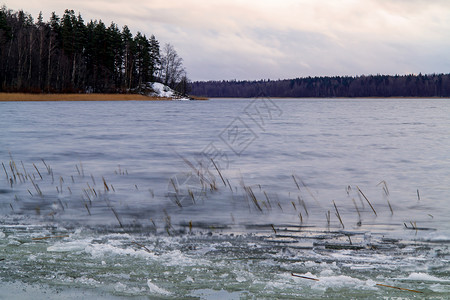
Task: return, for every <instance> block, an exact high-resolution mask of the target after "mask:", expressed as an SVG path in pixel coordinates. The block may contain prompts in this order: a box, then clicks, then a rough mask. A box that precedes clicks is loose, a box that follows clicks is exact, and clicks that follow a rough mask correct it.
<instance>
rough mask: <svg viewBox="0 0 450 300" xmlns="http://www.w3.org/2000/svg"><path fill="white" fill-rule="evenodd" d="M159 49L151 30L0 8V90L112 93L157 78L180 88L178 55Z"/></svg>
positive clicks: (184, 85) (182, 88)
mask: <svg viewBox="0 0 450 300" xmlns="http://www.w3.org/2000/svg"><path fill="white" fill-rule="evenodd" d="M161 50H162V51H160V45H159V42H158V41H157V40H156V38H155V36H154V35H151V37H150V38H147V37H146V36H145V35H143V34H141V33H140V32H138V33H137V34H136V35H135V36H133V35H132V34H131V32H130V29H129V28H128V27H127V26H124V27H123V28H122V29H121V30H120V29H119V27H118V26H117V25H116V24H115V23H111V25H109V26H108V27H107V26H106V25H105V24H104V23H103V22H102V21H101V20H100V21H97V20H95V21H92V20H91V21H90V22H88V23H87V24H85V22H84V20H83V18H82V17H81V15H80V14H78V15H75V12H74V11H73V10H66V11H65V12H64V15H63V16H62V17H59V16H57V15H56V14H55V13H54V12H53V13H52V15H51V18H50V20H49V21H48V22H44V21H43V19H42V13H40V14H39V16H38V18H37V20H36V22H35V21H34V20H33V18H32V16H31V15H29V14H26V13H24V12H23V11H17V12H15V11H12V10H10V9H8V8H6V7H5V6H3V7H2V8H1V9H0V91H4V92H5V91H6V92H36V93H40V92H63V93H64V92H113V93H119V92H120V93H122V92H130V91H133V90H134V91H135V90H136V89H138V90H139V87H140V86H141V85H142V83H145V82H148V81H160V82H162V83H164V84H166V85H169V86H170V87H172V88H175V89H177V90H178V91H180V92H182V93H184V92H185V91H186V88H187V77H186V73H185V71H184V68H183V65H182V59H181V58H180V57H179V56H178V55H177V53H176V51H175V49H174V48H173V46H171V45H170V44H166V45H165V46H164V47H163V49H161Z"/></svg>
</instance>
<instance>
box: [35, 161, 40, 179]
mask: <svg viewBox="0 0 450 300" xmlns="http://www.w3.org/2000/svg"><path fill="white" fill-rule="evenodd" d="M33 167H34V168H35V169H36V171H37V172H38V174H39V177H41V179H42V175H41V172H39V170H38V168H37V167H36V165H35V164H33Z"/></svg>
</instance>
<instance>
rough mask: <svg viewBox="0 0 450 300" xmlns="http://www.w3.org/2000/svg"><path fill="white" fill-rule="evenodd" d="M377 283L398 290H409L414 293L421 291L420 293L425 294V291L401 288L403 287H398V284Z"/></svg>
mask: <svg viewBox="0 0 450 300" xmlns="http://www.w3.org/2000/svg"><path fill="white" fill-rule="evenodd" d="M376 285H377V286H383V287H388V288H392V289H397V290H401V291H408V292H413V293H420V294H423V292H421V291H416V290H411V289H405V288H401V287H397V286H392V285H387V284H381V283H377V284H376Z"/></svg>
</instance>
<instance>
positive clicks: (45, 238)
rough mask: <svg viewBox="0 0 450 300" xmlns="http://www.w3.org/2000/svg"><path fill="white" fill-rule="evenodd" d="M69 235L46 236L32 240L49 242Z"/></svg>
mask: <svg viewBox="0 0 450 300" xmlns="http://www.w3.org/2000/svg"><path fill="white" fill-rule="evenodd" d="M66 237H69V236H68V235H54V236H44V237H39V238H32V240H33V241H40V240H47V239H56V238H66Z"/></svg>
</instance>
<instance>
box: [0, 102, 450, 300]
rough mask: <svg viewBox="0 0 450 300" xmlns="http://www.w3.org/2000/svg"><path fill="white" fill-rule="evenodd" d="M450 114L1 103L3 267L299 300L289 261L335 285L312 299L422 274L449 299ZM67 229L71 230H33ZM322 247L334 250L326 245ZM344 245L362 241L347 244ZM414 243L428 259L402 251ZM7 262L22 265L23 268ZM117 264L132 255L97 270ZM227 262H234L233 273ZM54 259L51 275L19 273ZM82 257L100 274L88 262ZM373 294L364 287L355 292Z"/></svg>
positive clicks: (442, 110) (138, 286)
mask: <svg viewBox="0 0 450 300" xmlns="http://www.w3.org/2000/svg"><path fill="white" fill-rule="evenodd" d="M449 115H450V102H449V101H448V100H446V99H266V98H260V99H213V100H210V101H193V102H83V103H77V102H42V103H15V102H10V103H0V128H1V133H0V162H3V164H4V165H5V168H6V173H7V174H8V175H7V174H6V173H5V171H4V170H3V167H1V169H0V212H1V214H2V221H1V222H2V223H1V224H3V225H2V226H4V227H3V232H5V233H4V234H2V233H1V232H0V235H4V237H3V240H4V241H3V242H2V244H1V246H2V249H3V254H1V255H2V256H5V257H7V261H5V265H7V266H9V267H10V268H6V269H4V271H3V272H2V273H1V276H2V278H3V279H5V280H16V279H18V280H21V281H23V282H25V283H27V284H34V283H37V284H46V285H49V286H50V287H52V286H54V285H55V284H56V286H63V287H65V289H64V290H65V291H66V294H68V295H72V296H73V297H78V296H79V293H75V294H71V292H69V291H70V290H68V288H73V287H76V288H82V289H89V288H92V287H94V288H95V289H97V290H98V289H99V288H100V287H101V286H103V285H104V286H107V288H106V290H104V289H100V290H102V293H106V295H115V296H130V295H134V296H145V295H148V294H149V290H150V293H151V292H152V285H151V284H147V283H146V279H149V278H152V280H153V281H152V282H154V280H159V281H157V282H160V283H161V284H162V287H161V288H165V289H166V291H169V293H168V294H167V295H165V294H164V292H162V294H161V290H158V289H156V293H157V294H158V292H159V296H161V297H168V298H171V297H175V296H177V297H180V296H181V295H184V296H186V295H188V294H189V295H190V297H193V298H195V297H200V298H214V297H220V298H236V297H238V298H239V297H252V296H257V297H259V298H261V297H262V298H264V297H268V298H271V297H274V296H275V295H276V296H277V297H281V295H283V293H286V295H285V296H286V298H290V297H292V296H296V295H298V294H297V292H300V291H299V290H296V287H295V286H296V285H298V284H299V282H296V281H295V280H296V279H293V278H291V277H292V276H291V275H290V273H289V272H291V271H292V272H303V271H304V273H307V272H308V271H310V270H315V273H314V272H313V274H312V275H314V276H322V277H323V282H327V280H328V283H329V285H327V284H328V283H327V284H325V283H323V285H318V286H314V285H311V284H310V282H306V283H305V284H306V286H303V285H301V284H300V285H301V287H300V290H301V289H303V290H302V292H301V293H305V291H306V293H307V294H308V293H311V295H317V292H318V291H320V293H324V294H320V293H319V296H318V297H322V296H323V297H325V296H330V295H331V296H333V295H334V296H333V297H336V295H342V296H343V297H344V298H345V295H347V296H348V295H351V296H353V297H357V296H361V295H362V296H367V297H369V296H370V295H374V293H375V294H376V295H378V296H381V295H397V294H396V293H397V292H392V291H387V292H386V291H380V290H379V288H377V287H376V286H375V282H378V281H377V276H381V279H383V280H387V281H389V280H391V281H392V280H394V279H393V278H397V280H399V279H398V278H403V279H402V280H403V282H407V283H410V282H411V281H414V280H408V278H410V277H409V276H412V277H413V278H416V277H417V276H418V277H419V279H420V280H419V282H420V284H418V283H417V284H416V285H419V287H420V285H423V284H425V283H426V284H425V286H423V289H424V290H426V291H428V293H431V294H430V295H432V296H436V297H441V296H442V293H444V294H445V293H446V292H448V291H450V290H449V285H448V283H447V282H448V280H450V278H449V267H448V258H449V256H448V248H447V245H448V241H449V240H450V234H449V232H450V222H449V217H448V215H449V212H450V207H449V204H448V197H449V195H450V176H449V175H450V160H449V159H448V153H449V151H448V149H450V139H449V138H448V132H449V131H450V118H449ZM210 158H213V159H214V162H215V163H216V165H217V166H218V168H219V169H220V174H219V172H217V170H216V168H215V167H214V166H213V165H212V163H211V161H210ZM187 161H189V162H188V163H187ZM12 162H14V163H15V165H16V169H15V173H16V174H15V175H16V178H15V179H14V178H13V172H12V171H11V166H10V164H11V165H13V163H12ZM22 163H23V166H22ZM33 164H34V165H35V166H36V168H37V169H38V170H39V171H40V174H41V175H39V174H38V172H37V170H36V169H35V167H34V166H33ZM47 167H48V169H47ZM13 169H14V167H13ZM197 171H200V172H201V176H200V177H199V176H197V175H198V174H197ZM17 173H22V175H18V174H17ZM220 175H222V177H223V179H224V181H225V184H224V182H223V181H222V178H221V177H220ZM21 176H22V177H21ZM40 176H42V179H41V178H40ZM103 178H104V180H105V181H104V182H103ZM294 178H295V180H294ZM31 179H33V180H31ZM382 181H384V183H380V182H382ZM214 182H215V183H214ZM105 184H106V186H107V187H108V190H107V189H106V187H105ZM210 184H213V185H215V187H216V188H217V190H215V189H212V188H211V185H210ZM35 185H37V186H38V187H36V186H35ZM244 187H245V188H244ZM358 188H359V189H360V190H361V192H359V191H358ZM250 190H251V191H250ZM39 191H41V192H42V194H40V192H39ZM251 193H253V195H254V196H255V198H254V199H253V198H252V196H251ZM364 196H365V197H367V199H368V201H367V200H366V199H365V198H364ZM352 199H353V200H352ZM333 201H334V203H335V204H336V207H337V208H338V210H339V214H340V217H341V220H342V224H341V222H340V221H339V218H338V216H337V213H336V208H335V206H334V204H333ZM369 201H370V205H372V206H373V208H374V210H375V212H376V214H375V213H374V211H373V210H372V209H371V207H370V205H369ZM389 205H391V207H392V211H391V209H390V208H389ZM328 216H329V217H328ZM328 218H329V220H328ZM17 226H18V227H17ZM20 226H24V227H20ZM30 226H31V227H30ZM17 228H24V229H23V231H21V230H22V229H20V230H19V229H17ZM299 229H302V233H301V234H300V233H298V230H299ZM305 229H307V230H306V231H305ZM58 232H59V233H61V234H62V235H68V236H69V237H67V238H63V241H60V240H54V239H46V240H42V241H41V240H39V242H36V241H34V240H32V238H33V237H39V236H43V235H52V234H56V233H58ZM183 232H184V233H183ZM292 232H294V233H292ZM111 234H112V235H113V237H111ZM115 234H116V235H118V236H119V237H118V238H117V237H116V236H115ZM208 234H209V237H208ZM217 234H218V235H219V236H218V237H215V236H216V235H217ZM185 235H187V236H190V237H191V238H189V239H185V238H184V236H185ZM220 235H222V236H223V238H220ZM324 235H325V236H326V238H323V236H324ZM238 236H239V237H240V238H238ZM350 236H351V237H350ZM349 239H350V240H351V239H353V240H352V241H350V242H349ZM383 239H385V240H383ZM389 239H392V240H393V241H394V240H395V241H403V242H404V243H405V244H402V245H401V246H400V245H398V244H395V243H394V244H395V246H392V247H388V248H389V249H388V250H386V251H387V252H386V251H384V252H383V251H381V250H380V251H381V252H377V253H370V251H369V252H363V251H361V250H364V249H366V250H364V251H368V250H367V249H368V247H369V248H370V247H374V245H375V246H376V247H378V248H380V249H384V248H383V247H384V246H383V247H381V246H380V245H385V241H386V240H387V241H390V240H389ZM136 240H138V241H140V242H139V243H138V244H139V245H141V246H143V245H145V246H146V247H147V248H148V249H150V251H146V250H145V248H143V247H141V246H136V244H133V241H136ZM323 240H325V241H327V243H328V242H329V243H331V244H332V246H333V247H334V249H333V250H332V252H323V249H324V247H325V249H328V248H327V247H328V246H329V245H328V244H327V245H325V244H324V243H323V242H321V241H323ZM418 241H419V242H421V243H425V244H426V246H424V244H420V245H417V243H418ZM412 242H413V243H416V246H409V245H410V243H412ZM349 243H351V244H352V246H353V245H355V246H358V247H359V246H360V247H361V248H358V249H356V250H355V249H353V248H348V247H344V249H341V250H339V249H336V247H338V246H342V245H347V244H349ZM80 245H81V246H80ZM98 245H100V246H99V247H100V248H99V249H97V248H95V247H97V246H98ZM249 245H254V248H252V247H253V246H250V248H249ZM286 245H287V246H286ZM368 245H369V246H368ZM430 245H431V246H430ZM72 246H74V247H72ZM71 247H72V248H71ZM386 247H387V246H386ZM386 247H385V248H386ZM408 247H412V248H408ZM130 248H131V249H132V250H131V249H130ZM303 248H304V249H308V250H306V251H308V254H305V253H303V252H299V251H301V250H298V249H303ZM425 248H426V249H425ZM58 249H59V250H58ZM93 249H96V250H95V251H96V252H95V251H94V250H93ZM202 249H204V250H202ZM400 249H403V250H400ZM404 249H406V250H404ZM93 251H94V252H95V253H94V252H93ZM127 251H131V252H127ZM348 251H359V252H357V254H355V253H354V252H351V253H350V252H348ZM405 251H406V252H405ZM27 253H28V254H27ZM61 253H63V254H64V255H63V256H64V257H61V255H62V254H61ZM99 253H100V254H99ZM111 253H114V254H115V256H114V255H113V256H112V257H110V255H111ZM207 253H214V255H215V258H214V257H212V256H211V257H209V256H208V255H206V256H205V254H207ZM408 253H410V254H411V253H414V254H413V255H415V256H416V257H422V258H423V261H421V263H422V264H419V265H420V266H418V265H417V264H414V263H411V262H410V261H408V260H405V255H407V254H408ZM105 255H106V256H107V258H105ZM130 255H131V257H130ZM149 255H150V256H151V255H156V256H155V257H153V256H152V257H150V258H149V257H148V256H149ZM358 255H359V256H361V260H360V261H358V260H357V258H356V260H353V261H352V259H351V258H355V257H358ZM30 256H32V258H31V260H30ZM166 256H167V257H171V258H167V259H169V260H173V259H175V257H181V258H180V259H181V261H180V265H179V266H178V271H176V270H175V269H174V270H172V271H170V272H172V273H171V274H166V273H167V272H168V271H167V270H166V269H167V260H166V259H163V257H166ZM172 256H173V257H172ZM305 256H306V257H307V258H304V257H305ZM381 256H382V258H380V257H381ZM58 257H59V258H58ZM99 257H100V258H99ZM127 257H128V258H127ZM136 257H137V258H138V259H137V262H136V261H134V260H136ZM389 257H391V258H392V257H393V258H394V259H393V260H392V261H391V262H390V263H388V261H389V260H390V259H389ZM0 258H1V257H0ZM13 259H16V260H17V259H19V260H23V262H22V264H23V265H24V266H25V267H21V268H19V269H18V270H17V272H13V271H12V270H13V266H14V265H15V264H14V263H12V262H8V260H10V261H11V260H13ZM46 259H49V260H51V261H59V259H67V265H66V264H65V263H62V262H60V263H61V265H60V266H61V267H62V269H58V264H57V263H54V266H52V263H50V264H47V263H44V261H46ZM108 259H112V261H111V263H113V261H115V260H117V259H118V260H124V261H123V262H121V263H118V264H119V265H120V266H117V268H116V269H114V268H113V269H111V268H106V267H102V266H105V265H104V264H102V263H103V262H105V261H107V260H108ZM140 259H143V261H144V262H142V261H140ZM202 259H206V262H205V261H204V260H202ZM229 259H231V260H233V261H234V260H237V262H239V263H236V264H232V265H231V266H228V267H226V268H225V265H223V263H224V261H227V260H229ZM253 259H256V260H255V261H258V263H257V264H256V265H254V267H251V266H249V265H248V264H251V263H254V262H255V261H254V260H253ZM377 259H381V261H385V262H383V263H382V264H383V266H384V267H380V266H379V265H377V264H378V263H380V262H378V263H375V262H376V261H377ZM160 260H162V261H160ZM149 261H151V263H150V265H151V268H154V269H156V270H158V271H157V272H156V273H154V274H153V275H152V274H150V273H148V269H146V268H144V269H142V270H140V271H136V270H134V271H135V272H136V275H135V276H134V277H133V276H132V275H131V277H130V272H132V271H131V269H129V267H125V265H129V266H130V265H131V266H135V264H143V265H147V264H148V263H149ZM186 261H189V263H186ZM362 261H364V263H361V262H362ZM371 261H372V262H371ZM36 262H38V263H36ZM333 262H334V265H333ZM317 263H318V265H316V264H317ZM321 263H324V264H322V265H321ZM336 263H337V265H336ZM35 264H37V265H35ZM42 264H45V266H47V267H48V270H46V271H45V270H44V271H42V274H41V275H42V276H39V278H34V279H33V280H29V279H27V278H26V277H24V275H23V274H26V273H27V272H29V271H30V270H33V271H36V270H37V269H36V268H39V267H38V266H42ZM84 264H93V265H96V267H95V268H98V270H97V271H95V272H85V271H82V269H83V267H82V266H83V265H84ZM98 264H99V265H98ZM106 264H107V265H109V264H110V262H106ZM174 264H175V266H176V263H174ZM185 264H187V265H189V266H187V265H185ZM208 264H211V265H212V266H214V267H215V268H217V269H221V270H222V271H220V272H219V273H218V274H215V275H214V276H217V278H215V279H214V280H213V279H212V278H211V276H210V275H211V274H210V275H203V273H202V272H203V271H205V265H208ZM242 264H244V265H246V266H247V267H243V265H242ZM150 265H149V266H148V267H150ZM309 265H311V266H312V265H314V266H312V267H311V268H309V267H308V266H309ZM27 266H28V267H27ZM121 266H123V267H121ZM405 266H407V267H405ZM414 266H415V267H414ZM55 268H56V269H58V270H59V271H56V269H55ZM224 268H225V269H226V271H223V269H224ZM374 268H375V269H379V270H381V271H380V273H376V272H374V271H373V269H374ZM44 269H45V268H44ZM169 269H170V268H169ZM70 270H71V271H70ZM208 270H209V269H208ZM268 270H270V272H272V275H269V274H266V273H267V271H268ZM355 270H358V271H355ZM361 270H362V271H361ZM210 271H211V270H210ZM210 271H208V272H210ZM55 272H56V274H59V275H54V274H55ZM173 272H175V273H173ZM177 272H178V273H177ZM205 272H206V271H205ZM239 272H240V273H242V274H241V275H239V274H238V273H239ZM283 272H287V273H286V274H287V275H286V274H284V273H283ZM355 272H356V277H351V276H353V275H352V274H355ZM390 272H394V273H393V275H392V276H389V274H390ZM69 273H70V274H72V273H74V274H75V273H76V274H78V275H77V276H75V275H73V274H72V275H70V274H69ZM103 273H107V274H110V275H111V274H112V275H111V276H110V277H111V278H113V279H111V278H110V279H108V280H106V279H104V278H103V277H102V276H100V275H99V274H103ZM232 273H233V274H235V275H229V276H228V275H227V276H225V275H226V274H232ZM80 274H81V275H80ZM174 274H178V275H174ZM189 274H190V275H189ZM192 274H195V276H196V277H194V276H193V275H192ZM236 274H238V275H236ZM417 274H419V275H417ZM422 275H423V276H422ZM425 275H429V276H434V277H432V278H433V279H432V280H431V281H427V280H424V278H426V276H425ZM52 276H53V277H52ZM55 276H56V277H55ZM71 276H72V277H71ZM99 276H100V277H102V278H103V279H100V278H99ZM170 276H174V278H171V277H170ZM221 276H222V277H221ZM342 276H344V277H345V276H347V277H345V278H344V277H342ZM349 276H350V277H349ZM414 276H416V277H414ZM69 277H70V278H72V279H70V278H69ZM144 277H145V278H144ZM175 277H176V280H175ZM181 277H182V280H181V279H180V278H181ZM74 278H75V279H74ZM80 278H81V279H80ZM120 278H121V279H120ZM170 278H171V279H170ZM219 279H220V280H219ZM438 279H439V280H441V281H439V280H438ZM102 280H104V281H102ZM442 280H444V281H442ZM181 281H183V282H184V283H182V282H181ZM52 282H56V283H52ZM180 282H181V283H180ZM269 282H272V284H269ZM301 282H302V284H303V283H304V282H303V281H301ZM321 282H322V281H321ZM336 282H341V283H342V282H344V283H345V284H343V285H342V284H340V285H339V284H336ZM424 282H425V283H424ZM119 283H120V284H119ZM122 285H123V286H122ZM412 285H413V286H414V284H412ZM33 288H34V287H31V289H33ZM361 288H362V289H363V290H367V291H365V292H364V291H363V292H361V293H362V294H361V295H359V294H353V291H354V289H361ZM175 290H176V291H177V292H174V291H175ZM221 290H222V292H220V291H221ZM130 291H132V292H130ZM153 292H155V288H153ZM391 292H392V293H394V294H391ZM386 293H387V294H386ZM398 293H400V294H398V295H404V294H401V293H402V292H401V291H399V292H398Z"/></svg>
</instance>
